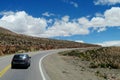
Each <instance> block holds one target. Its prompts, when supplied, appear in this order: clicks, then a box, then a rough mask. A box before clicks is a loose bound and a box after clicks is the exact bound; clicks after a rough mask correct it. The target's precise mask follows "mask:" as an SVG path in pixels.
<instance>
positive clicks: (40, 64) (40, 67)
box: [39, 54, 50, 80]
mask: <svg viewBox="0 0 120 80" xmlns="http://www.w3.org/2000/svg"><path fill="white" fill-rule="evenodd" d="M48 55H50V54H47V55H45V56H43V57H42V58H41V59H40V61H39V70H40V73H41V76H42V80H46V78H45V75H44V73H43V70H42V60H43V59H44V58H45V57H46V56H48Z"/></svg>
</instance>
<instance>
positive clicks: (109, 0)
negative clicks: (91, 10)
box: [94, 0, 120, 5]
mask: <svg viewBox="0 0 120 80" xmlns="http://www.w3.org/2000/svg"><path fill="white" fill-rule="evenodd" d="M94 4H95V5H115V4H120V0H95V1H94Z"/></svg>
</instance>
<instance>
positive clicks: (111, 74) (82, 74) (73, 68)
mask: <svg viewBox="0 0 120 80" xmlns="http://www.w3.org/2000/svg"><path fill="white" fill-rule="evenodd" d="M43 65H44V67H45V70H46V73H47V74H48V76H49V77H50V78H51V80H120V70H119V69H118V70H114V69H103V68H96V69H91V68H89V67H88V62H87V61H82V60H80V59H77V58H74V57H69V56H62V55H60V54H52V55H49V56H47V57H46V58H44V60H43Z"/></svg>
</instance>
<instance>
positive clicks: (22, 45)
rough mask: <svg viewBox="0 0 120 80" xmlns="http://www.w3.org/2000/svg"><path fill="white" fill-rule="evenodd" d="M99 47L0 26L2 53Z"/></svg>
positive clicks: (0, 53)
mask: <svg viewBox="0 0 120 80" xmlns="http://www.w3.org/2000/svg"><path fill="white" fill-rule="evenodd" d="M81 47H99V46H98V45H93V44H86V43H77V42H73V41H66V40H55V39H48V38H38V37H32V36H26V35H22V34H17V33H14V32H12V31H10V30H8V29H5V28H2V27H0V55H4V54H12V53H16V52H28V51H36V50H49V49H59V48H81Z"/></svg>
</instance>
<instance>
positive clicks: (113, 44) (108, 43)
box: [97, 40, 120, 46]
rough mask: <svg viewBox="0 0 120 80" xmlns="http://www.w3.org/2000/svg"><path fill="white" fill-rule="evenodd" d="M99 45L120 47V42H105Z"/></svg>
mask: <svg viewBox="0 0 120 80" xmlns="http://www.w3.org/2000/svg"><path fill="white" fill-rule="evenodd" d="M97 44H98V45H102V46H120V41H119V40H118V41H117V40H116V41H105V42H102V43H97Z"/></svg>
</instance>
